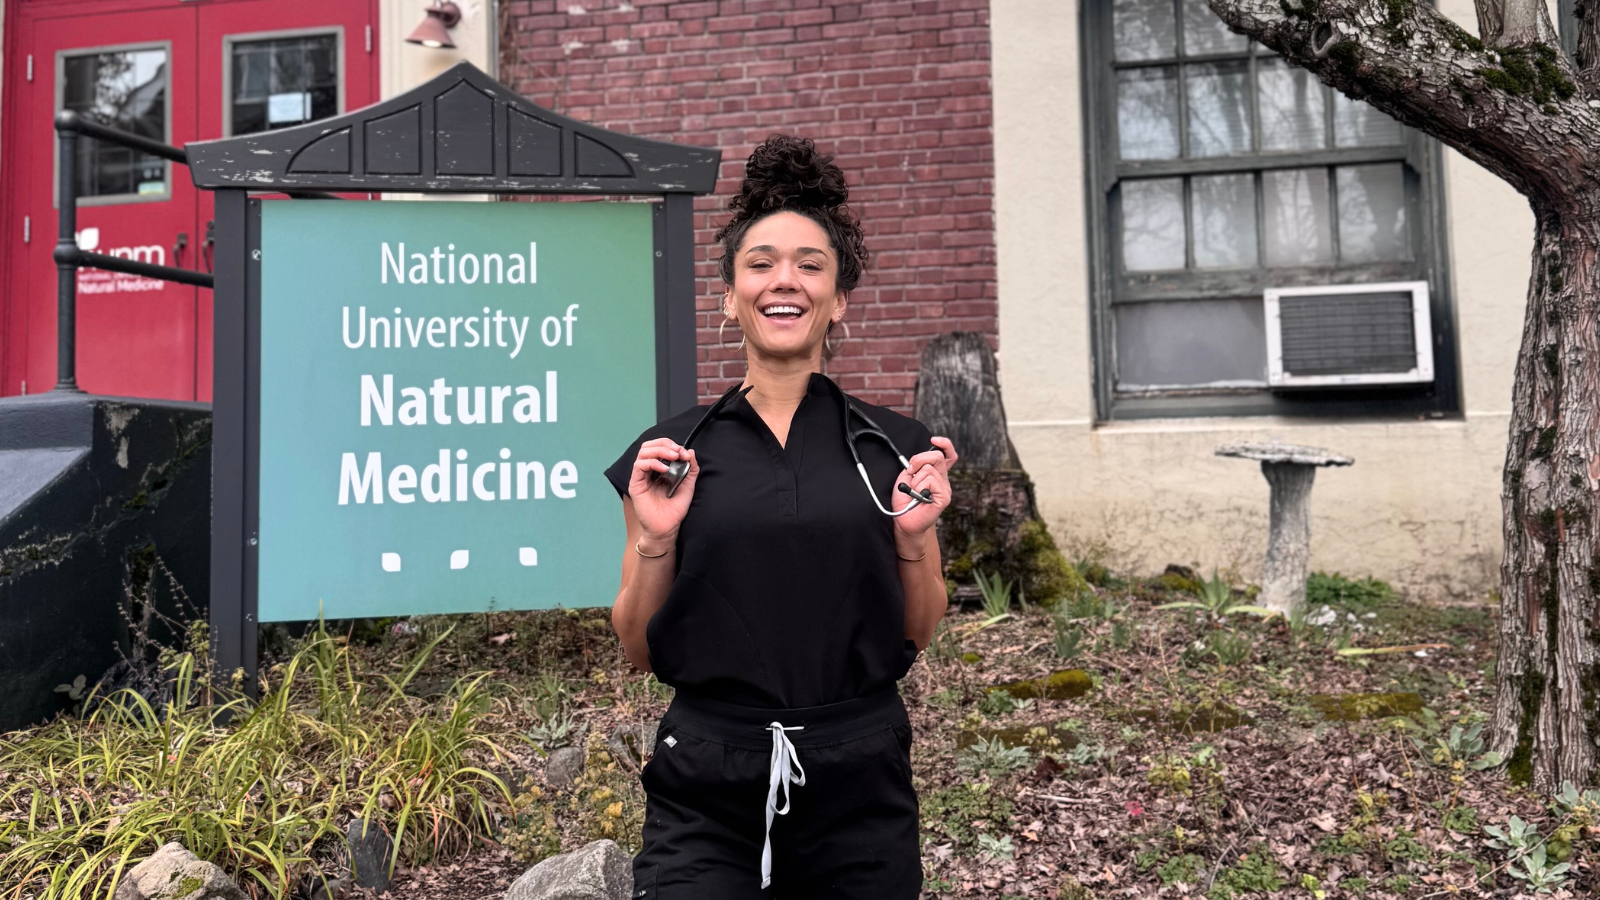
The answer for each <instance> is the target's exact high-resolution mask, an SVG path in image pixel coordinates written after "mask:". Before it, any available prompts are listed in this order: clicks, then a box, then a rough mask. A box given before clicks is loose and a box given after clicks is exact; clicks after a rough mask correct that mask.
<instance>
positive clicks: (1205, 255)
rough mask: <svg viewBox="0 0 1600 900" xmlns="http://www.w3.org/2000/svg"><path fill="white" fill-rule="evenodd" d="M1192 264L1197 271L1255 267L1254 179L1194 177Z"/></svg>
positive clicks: (1220, 176) (1246, 174)
mask: <svg viewBox="0 0 1600 900" xmlns="http://www.w3.org/2000/svg"><path fill="white" fill-rule="evenodd" d="M1189 190H1190V193H1191V194H1192V198H1193V203H1194V215H1193V220H1194V264H1195V268H1198V269H1239V268H1244V267H1248V266H1254V265H1255V264H1256V179H1255V176H1253V175H1250V174H1248V173H1245V174H1240V175H1210V176H1203V177H1202V176H1195V178H1194V179H1193V180H1192V181H1191V182H1190V186H1189Z"/></svg>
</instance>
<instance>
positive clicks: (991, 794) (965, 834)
mask: <svg viewBox="0 0 1600 900" xmlns="http://www.w3.org/2000/svg"><path fill="white" fill-rule="evenodd" d="M992 788H993V785H992V784H991V783H990V782H987V781H974V782H966V783H962V784H954V785H951V786H950V787H947V788H943V789H940V790H937V791H934V792H932V793H929V794H925V795H923V796H922V798H921V800H920V803H919V806H920V808H921V811H922V831H923V832H924V833H925V834H927V835H929V836H930V837H931V838H932V839H934V840H948V841H950V842H952V843H954V844H956V845H957V846H958V847H962V848H964V849H967V850H971V849H974V848H976V846H977V843H978V835H979V834H981V833H984V832H986V831H988V830H989V829H990V828H991V827H992V826H996V825H999V824H1001V823H1004V822H1005V821H1006V820H1007V819H1009V818H1010V817H1011V801H1010V800H1007V799H1006V798H1005V797H1003V796H1001V795H1000V793H999V792H998V791H995V790H992Z"/></svg>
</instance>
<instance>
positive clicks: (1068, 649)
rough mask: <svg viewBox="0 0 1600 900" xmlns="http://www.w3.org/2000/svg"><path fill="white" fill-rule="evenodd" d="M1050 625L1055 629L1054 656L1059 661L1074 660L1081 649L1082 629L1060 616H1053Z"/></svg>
mask: <svg viewBox="0 0 1600 900" xmlns="http://www.w3.org/2000/svg"><path fill="white" fill-rule="evenodd" d="M1052 624H1053V625H1054V628H1055V649H1056V656H1057V657H1059V658H1061V659H1074V658H1076V657H1077V655H1078V652H1079V651H1080V650H1082V649H1083V627H1082V626H1080V625H1079V624H1078V623H1076V622H1073V621H1070V620H1069V619H1067V617H1065V616H1062V615H1057V616H1055V620H1054V622H1053V623H1052Z"/></svg>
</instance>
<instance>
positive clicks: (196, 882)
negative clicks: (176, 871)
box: [169, 875, 205, 900]
mask: <svg viewBox="0 0 1600 900" xmlns="http://www.w3.org/2000/svg"><path fill="white" fill-rule="evenodd" d="M202 887H205V882H204V881H201V880H200V879H198V878H196V877H194V876H193V875H189V876H186V877H185V878H183V880H181V881H179V882H178V883H177V884H176V885H173V887H172V890H171V891H170V892H169V895H170V896H171V897H172V898H173V900H177V898H180V897H187V896H189V895H190V894H192V893H194V892H195V891H198V890H200V889H201V888H202Z"/></svg>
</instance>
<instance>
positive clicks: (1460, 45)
mask: <svg viewBox="0 0 1600 900" xmlns="http://www.w3.org/2000/svg"><path fill="white" fill-rule="evenodd" d="M1436 24H1437V26H1438V28H1439V30H1440V31H1442V32H1444V35H1445V37H1446V38H1447V39H1449V41H1450V46H1451V47H1452V48H1453V49H1456V50H1460V51H1462V52H1463V53H1482V52H1483V41H1480V40H1478V36H1477V35H1475V34H1473V33H1472V32H1470V31H1467V30H1466V29H1465V28H1462V27H1461V26H1460V25H1457V24H1456V23H1454V22H1452V21H1450V20H1449V19H1441V20H1439V21H1438V22H1436Z"/></svg>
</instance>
